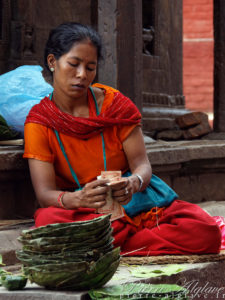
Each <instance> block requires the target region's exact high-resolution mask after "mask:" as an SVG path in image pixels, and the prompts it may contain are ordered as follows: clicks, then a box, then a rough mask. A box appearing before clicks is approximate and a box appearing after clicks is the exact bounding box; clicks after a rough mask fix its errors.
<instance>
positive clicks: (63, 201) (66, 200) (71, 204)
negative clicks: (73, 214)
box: [57, 191, 80, 209]
mask: <svg viewBox="0 0 225 300" xmlns="http://www.w3.org/2000/svg"><path fill="white" fill-rule="evenodd" d="M79 192H80V191H76V192H61V193H60V194H59V196H58V199H57V202H58V207H61V208H64V209H76V208H79V207H80V204H79V203H80V200H79V196H78V194H79ZM75 194H77V196H75Z"/></svg>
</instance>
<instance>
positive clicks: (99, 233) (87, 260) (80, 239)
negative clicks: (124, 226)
mask: <svg viewBox="0 0 225 300" xmlns="http://www.w3.org/2000/svg"><path fill="white" fill-rule="evenodd" d="M19 241H20V242H21V243H22V244H23V248H22V250H20V251H17V257H18V259H19V260H20V261H21V262H22V263H23V265H24V267H23V269H24V274H25V275H26V276H28V278H29V279H30V281H31V282H35V283H37V284H38V285H41V286H44V287H46V288H50V289H58V290H83V289H91V288H97V287H101V286H103V285H104V284H105V283H106V282H107V281H109V280H110V279H111V277H112V276H113V274H114V273H115V271H116V269H117V267H118V265H119V261H120V254H119V253H120V249H119V248H116V249H113V245H112V242H113V238H112V228H111V224H110V215H105V216H101V217H99V218H96V219H94V220H90V221H82V222H74V223H62V224H51V225H47V226H43V227H39V228H35V229H31V230H24V231H23V232H22V233H21V236H20V237H19Z"/></svg>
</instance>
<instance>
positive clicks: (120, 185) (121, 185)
mask: <svg viewBox="0 0 225 300" xmlns="http://www.w3.org/2000/svg"><path fill="white" fill-rule="evenodd" d="M127 184H128V180H127V179H126V180H123V181H118V182H111V183H110V184H109V186H110V187H111V188H112V190H121V189H124V188H125V187H126V186H127Z"/></svg>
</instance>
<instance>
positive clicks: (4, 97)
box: [0, 65, 53, 135]
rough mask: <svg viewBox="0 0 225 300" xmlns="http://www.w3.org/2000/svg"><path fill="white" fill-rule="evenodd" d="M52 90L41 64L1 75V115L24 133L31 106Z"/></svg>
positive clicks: (10, 124)
mask: <svg viewBox="0 0 225 300" xmlns="http://www.w3.org/2000/svg"><path fill="white" fill-rule="evenodd" d="M52 91H53V87H52V86H51V85H50V84H48V83H47V82H46V81H45V79H44V78H43V76H42V67H41V66H38V65H36V66H27V65H25V66H21V67H18V68H16V69H15V70H13V71H10V72H8V73H5V74H3V75H1V76H0V115H2V116H3V117H4V118H5V120H6V122H7V123H8V125H9V126H12V127H13V128H14V129H15V130H17V131H19V132H20V133H21V134H22V135H23V132H24V122H25V119H26V116H27V115H28V113H29V111H30V109H31V107H32V106H34V105H35V104H37V103H39V102H40V100H41V99H43V98H44V97H45V96H47V95H49V94H50V93H51V92H52Z"/></svg>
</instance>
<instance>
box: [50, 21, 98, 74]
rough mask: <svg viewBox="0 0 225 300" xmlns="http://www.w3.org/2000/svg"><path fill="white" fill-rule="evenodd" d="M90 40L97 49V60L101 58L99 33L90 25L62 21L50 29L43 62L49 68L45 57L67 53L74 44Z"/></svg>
mask: <svg viewBox="0 0 225 300" xmlns="http://www.w3.org/2000/svg"><path fill="white" fill-rule="evenodd" d="M86 40H90V41H91V42H92V44H93V45H94V46H95V47H96V49H97V58H98V60H99V59H101V58H102V41H101V37H100V35H99V34H98V33H97V32H96V31H95V30H94V29H93V28H92V27H90V26H87V25H82V24H80V23H75V22H67V23H63V24H61V25H59V26H57V27H56V28H54V29H52V30H51V31H50V34H49V37H48V40H47V43H46V46H45V52H44V64H45V66H46V68H47V70H49V66H48V61H47V57H48V55H49V54H54V56H55V58H56V59H59V58H60V57H61V56H62V55H64V54H66V53H68V52H69V51H70V49H71V48H72V47H73V45H74V44H76V43H79V42H82V41H86Z"/></svg>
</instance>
